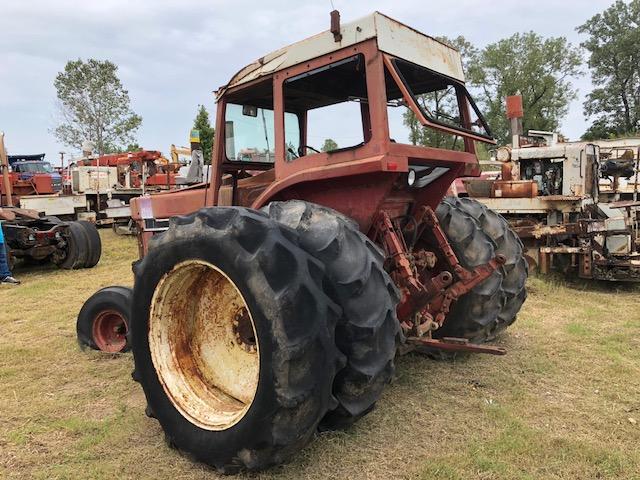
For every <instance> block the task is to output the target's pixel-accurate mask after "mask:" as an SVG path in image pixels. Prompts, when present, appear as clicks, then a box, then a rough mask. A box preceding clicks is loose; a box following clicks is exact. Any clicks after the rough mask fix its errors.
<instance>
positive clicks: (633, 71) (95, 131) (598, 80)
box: [53, 0, 640, 161]
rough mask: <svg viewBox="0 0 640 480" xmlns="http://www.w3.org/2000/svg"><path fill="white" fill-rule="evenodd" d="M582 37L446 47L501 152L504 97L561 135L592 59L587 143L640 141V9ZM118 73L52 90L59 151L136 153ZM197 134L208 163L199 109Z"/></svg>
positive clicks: (85, 72) (635, 2)
mask: <svg viewBox="0 0 640 480" xmlns="http://www.w3.org/2000/svg"><path fill="white" fill-rule="evenodd" d="M576 30H577V31H578V32H579V33H580V34H582V35H584V36H585V37H586V40H585V41H583V42H582V43H581V44H580V46H579V47H576V46H574V45H572V44H570V43H569V42H568V41H567V39H566V38H565V37H552V38H543V37H542V36H540V35H538V34H537V33H535V32H525V33H516V34H514V35H512V36H510V37H508V38H504V39H502V40H499V41H497V42H494V43H490V44H488V45H486V46H485V47H484V48H481V49H478V48H476V47H474V46H473V45H472V44H471V43H470V42H469V41H467V40H466V39H465V38H464V37H462V36H460V37H457V38H453V39H449V38H446V37H442V38H440V40H442V41H444V42H446V43H448V44H450V45H452V46H453V47H455V48H456V49H458V50H459V51H460V53H461V55H462V58H463V67H464V70H465V74H466V78H467V87H468V88H469V89H470V90H471V92H472V93H473V96H474V97H475V98H476V99H477V101H478V104H479V107H480V110H481V111H482V112H483V115H484V116H485V118H486V120H487V123H488V125H489V126H490V128H491V130H492V133H493V136H494V137H495V138H496V139H497V140H498V142H499V143H500V144H505V143H508V142H509V126H508V121H507V119H506V116H505V105H504V104H505V98H506V97H507V96H508V95H513V94H516V93H520V94H521V95H522V97H523V106H524V118H523V124H524V127H525V130H549V131H558V129H559V127H560V124H561V121H562V119H563V118H564V117H565V115H566V114H567V112H568V108H569V105H570V103H571V102H572V101H573V100H574V99H575V98H576V97H577V90H576V88H575V87H574V85H573V84H572V80H573V79H575V78H577V77H578V76H580V75H583V74H585V71H584V63H585V62H584V53H585V52H586V53H588V59H587V61H586V65H587V67H588V71H589V73H590V75H591V79H592V82H593V85H594V86H595V87H594V88H593V90H592V91H591V92H589V93H588V95H587V96H586V100H585V102H584V105H583V110H584V114H585V116H586V117H587V118H588V119H589V120H590V126H589V128H588V129H587V130H586V131H585V132H584V134H583V135H582V138H583V139H584V140H591V139H596V138H611V137H621V136H630V135H634V134H638V133H639V132H640V0H631V1H629V2H624V1H622V0H616V1H615V3H613V4H612V5H611V6H610V7H609V8H607V9H606V10H605V11H603V12H602V13H598V14H597V15H594V16H593V17H591V18H590V19H588V20H587V21H586V22H585V23H583V24H582V25H580V26H578V27H577V28H576ZM117 69H118V67H117V66H116V65H115V64H114V63H112V62H110V61H108V60H107V61H99V60H94V59H90V60H88V61H86V62H85V61H82V60H74V61H70V62H68V63H67V65H66V66H65V69H64V71H63V72H60V73H59V74H58V75H57V77H56V79H55V82H54V86H55V88H56V93H57V99H58V106H59V108H58V113H59V118H58V122H57V126H56V127H55V129H54V130H53V133H54V135H55V136H56V138H57V139H58V140H59V141H60V142H61V143H63V144H65V145H67V146H70V147H72V148H75V149H79V148H80V145H81V144H82V142H83V141H84V140H89V141H92V142H93V143H94V145H95V147H96V150H97V151H98V152H99V153H100V154H103V153H110V152H117V151H123V150H124V149H127V148H129V147H135V148H137V143H135V134H136V132H137V130H138V129H139V128H140V126H141V124H142V117H140V116H139V115H137V114H136V113H135V112H133V110H132V108H131V102H130V98H129V94H128V91H127V90H126V89H125V88H124V87H123V85H122V83H121V81H120V79H119V78H118V75H117ZM438 95H439V93H438V92H434V93H432V94H426V95H422V96H421V97H420V98H419V99H418V101H420V102H423V103H424V104H426V103H427V102H429V103H430V105H434V104H435V105H437V107H436V111H435V112H434V114H435V115H436V116H439V115H442V116H443V117H445V118H446V117H449V118H450V117H451V115H455V113H454V111H455V105H454V104H453V103H452V102H451V101H447V100H446V99H444V98H439V97H438ZM404 123H405V125H407V126H408V127H409V129H410V140H411V141H412V142H413V143H414V144H425V145H434V146H441V145H440V144H441V143H442V142H444V140H445V135H444V134H441V133H438V132H434V131H433V130H428V129H425V128H422V126H421V125H420V124H419V123H418V122H417V120H416V118H415V117H414V115H413V113H411V112H410V111H407V113H405V116H404ZM194 128H197V129H198V130H200V138H201V141H202V145H203V150H204V155H205V159H207V161H208V160H209V159H210V158H211V149H212V146H213V138H214V130H213V128H212V127H211V122H210V120H209V114H208V112H207V110H206V108H205V107H204V106H202V105H199V106H198V109H197V115H196V119H195V121H194ZM327 142H328V143H327V144H325V145H324V146H323V150H325V151H327V150H331V149H333V148H337V145H335V146H334V144H335V142H333V140H331V139H328V140H327ZM454 142H455V140H454ZM452 146H453V147H454V148H455V147H456V145H455V144H454V145H452ZM452 146H451V145H450V146H449V147H450V148H451V147H452Z"/></svg>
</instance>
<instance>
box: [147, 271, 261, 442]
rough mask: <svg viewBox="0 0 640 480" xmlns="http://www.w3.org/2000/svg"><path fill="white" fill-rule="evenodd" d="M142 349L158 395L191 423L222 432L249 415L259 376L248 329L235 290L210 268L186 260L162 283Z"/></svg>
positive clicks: (254, 340) (253, 335) (249, 318)
mask: <svg viewBox="0 0 640 480" xmlns="http://www.w3.org/2000/svg"><path fill="white" fill-rule="evenodd" d="M149 348H150V351H151V359H152V361H153V365H154V367H155V369H156V373H157V375H158V378H159V380H160V383H161V384H162V387H163V388H164V391H165V392H166V394H167V395H168V397H169V399H170V400H171V402H172V403H173V405H174V407H175V408H176V409H177V410H178V411H179V412H180V413H181V414H182V415H183V416H184V417H185V418H186V419H187V420H189V421H190V422H191V423H193V424H194V425H197V426H198V427H200V428H203V429H206V430H225V429H227V428H230V427H231V426H233V425H235V424H236V423H238V422H239V421H240V420H241V419H242V418H243V417H244V415H245V414H246V413H247V411H248V410H249V407H250V406H251V404H252V403H253V400H254V398H255V395H256V390H257V388H258V378H259V373H260V352H259V347H258V337H257V335H256V329H255V324H254V322H253V318H252V316H251V312H250V310H249V308H248V306H247V303H246V301H245V300H244V298H243V296H242V294H241V293H240V290H239V289H238V287H237V286H236V284H235V283H233V281H232V280H231V279H230V278H229V277H228V276H227V275H226V274H225V273H224V272H222V271H221V270H220V269H218V268H217V267H216V266H215V265H212V264H211V263H208V262H204V261H201V260H189V261H186V262H182V263H179V264H178V265H176V266H175V267H174V268H173V269H172V270H171V271H170V272H168V273H167V274H165V275H164V276H163V277H162V279H161V280H160V282H159V283H158V285H157V287H156V290H155V292H154V294H153V299H152V301H151V311H150V315H149Z"/></svg>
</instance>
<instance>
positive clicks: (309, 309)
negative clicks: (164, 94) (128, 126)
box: [130, 201, 519, 473]
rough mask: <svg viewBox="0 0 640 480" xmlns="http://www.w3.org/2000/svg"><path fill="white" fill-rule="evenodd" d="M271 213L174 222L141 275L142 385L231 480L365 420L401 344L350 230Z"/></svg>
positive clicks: (192, 448)
mask: <svg viewBox="0 0 640 480" xmlns="http://www.w3.org/2000/svg"><path fill="white" fill-rule="evenodd" d="M263 210H264V211H260V212H258V211H254V210H250V209H246V208H241V207H216V208H209V209H203V210H200V211H199V212H197V213H194V214H192V215H189V216H185V217H176V218H173V219H171V221H170V226H169V229H168V231H166V232H164V233H163V234H160V235H157V236H155V237H154V238H153V239H152V240H151V244H150V248H149V253H148V254H147V256H146V257H145V258H144V259H143V260H142V261H141V262H139V263H137V264H136V266H135V267H134V272H135V277H136V278H135V287H134V292H133V298H132V307H131V323H130V342H131V348H132V350H133V353H134V359H135V370H134V374H133V377H134V379H136V380H137V381H139V382H140V383H141V385H142V387H143V389H144V392H145V396H146V398H147V402H148V407H147V412H148V413H149V414H150V416H153V417H154V418H156V419H157V420H158V421H159V422H160V424H161V425H162V427H163V429H164V431H165V434H166V437H167V440H168V442H169V444H170V445H173V446H175V447H176V448H178V449H179V450H181V451H183V452H185V453H187V454H188V455H190V456H192V457H193V458H194V459H196V460H198V461H201V462H204V463H207V464H209V465H211V466H213V467H215V468H217V469H218V470H219V471H221V472H224V473H234V472H236V471H238V470H241V469H249V470H260V469H264V468H266V467H268V466H270V465H275V464H279V463H282V462H284V461H286V460H287V459H288V458H289V457H291V456H292V455H293V454H294V453H296V452H297V451H298V450H299V449H301V448H302V447H303V446H304V445H305V444H306V443H307V442H308V441H309V440H310V439H311V437H312V436H313V434H314V432H315V431H316V430H317V428H319V427H320V428H337V427H343V426H347V425H349V424H351V423H353V422H354V421H355V420H357V419H358V418H360V417H361V416H363V415H365V414H366V413H367V412H369V411H370V410H371V409H372V408H373V407H374V405H375V402H376V401H377V400H378V398H379V396H380V394H381V392H382V389H383V388H384V386H385V385H386V384H387V383H389V381H390V380H391V378H392V376H393V373H394V363H393V362H394V357H395V353H396V348H397V346H398V344H399V343H400V342H401V341H402V336H401V333H400V329H399V325H398V321H397V318H396V313H395V309H396V306H397V303H398V301H399V293H398V291H397V289H396V287H395V286H394V284H393V282H392V281H391V279H390V277H389V275H388V274H387V273H386V272H385V271H384V269H383V260H384V258H383V255H382V253H381V251H380V250H379V249H378V247H377V246H375V245H374V244H372V243H371V242H370V241H369V239H368V238H367V237H366V236H364V235H363V234H361V233H360V232H359V230H358V228H357V226H356V225H355V224H354V223H353V222H352V221H351V220H349V219H348V218H346V217H343V216H342V215H340V214H338V213H337V212H334V211H332V210H330V209H327V208H324V207H319V206H317V205H312V204H309V203H306V202H301V201H290V202H284V203H278V202H276V203H273V204H270V205H269V206H268V207H265V209H263ZM465 215H466V214H465ZM452 216H456V218H457V217H458V216H459V215H458V214H457V213H454V214H452ZM467 216H468V215H467ZM474 218H475V217H474ZM465 219H466V217H465ZM445 220H446V219H445ZM465 221H466V220H465ZM452 222H453V223H454V224H457V223H460V222H459V221H458V220H455V221H452ZM474 222H475V223H474V228H476V224H477V222H476V221H475V220H474ZM462 223H464V222H462ZM449 224H451V222H449ZM449 224H448V225H449ZM446 228H448V229H449V230H451V231H453V230H452V227H450V226H448V227H446ZM466 228H467V230H469V226H467V227H466ZM467 230H465V231H467ZM460 237H461V238H460V241H459V242H458V243H455V242H452V243H453V247H454V249H457V250H456V253H457V254H458V255H459V256H461V257H462V259H461V261H462V262H463V263H465V262H466V263H469V262H468V261H469V258H470V257H469V258H467V257H466V256H464V255H463V252H464V249H465V248H467V247H469V245H470V243H473V242H470V241H469V238H468V237H467V236H464V235H460ZM487 238H488V239H487V241H488V242H489V243H491V242H494V241H493V240H491V239H490V238H489V237H487ZM494 244H495V242H494ZM493 248H494V250H492V252H495V250H497V248H498V247H493ZM465 266H468V265H465ZM499 276H500V280H499V282H498V283H500V285H502V279H503V277H504V273H503V272H500V274H499ZM496 282H497V280H496ZM503 290H504V289H503ZM503 290H500V291H501V292H502V291H503ZM491 298H493V297H491ZM514 298H515V297H514ZM500 302H501V303H500V312H502V311H503V310H504V309H505V307H506V303H508V297H507V296H502V297H501V300H500ZM518 308H519V307H518ZM496 315H499V313H496ZM459 318H463V319H464V318H466V317H464V316H462V317H459ZM461 322H462V323H463V324H464V323H465V322H464V320H462V321H461ZM503 323H505V322H503ZM501 325H502V324H501ZM461 328H462V329H463V330H464V329H468V325H466V324H465V325H464V327H461ZM483 328H484V327H483ZM498 330H499V326H498V327H496V326H492V329H491V332H492V333H493V334H495V333H497V331H498ZM465 331H466V330H465ZM467 333H468V332H467Z"/></svg>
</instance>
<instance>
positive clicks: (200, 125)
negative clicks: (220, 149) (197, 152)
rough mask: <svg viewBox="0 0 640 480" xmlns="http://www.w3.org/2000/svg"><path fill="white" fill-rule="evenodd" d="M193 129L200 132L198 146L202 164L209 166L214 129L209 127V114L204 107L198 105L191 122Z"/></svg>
mask: <svg viewBox="0 0 640 480" xmlns="http://www.w3.org/2000/svg"><path fill="white" fill-rule="evenodd" d="M193 128H195V129H196V130H198V131H200V144H201V145H202V153H203V155H204V163H205V164H206V165H209V164H211V152H212V151H213V141H214V139H215V133H216V132H215V129H214V128H213V127H212V126H211V121H210V120H209V112H207V109H206V108H204V105H198V113H197V115H196V118H195V120H194V121H193Z"/></svg>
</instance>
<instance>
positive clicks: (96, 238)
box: [77, 220, 102, 268]
mask: <svg viewBox="0 0 640 480" xmlns="http://www.w3.org/2000/svg"><path fill="white" fill-rule="evenodd" d="M77 223H79V224H80V225H82V227H83V228H84V230H85V232H86V233H87V239H88V240H89V253H88V255H87V261H86V263H85V265H84V268H93V267H95V266H96V265H97V264H98V262H99V261H100V256H101V255H102V241H101V240H100V234H99V233H98V229H97V228H96V226H95V225H94V224H93V223H91V222H87V221H86V220H78V222H77Z"/></svg>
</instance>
